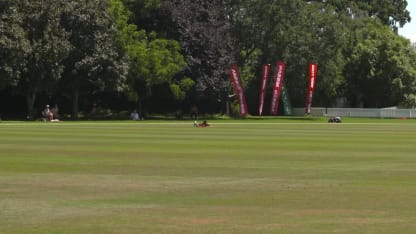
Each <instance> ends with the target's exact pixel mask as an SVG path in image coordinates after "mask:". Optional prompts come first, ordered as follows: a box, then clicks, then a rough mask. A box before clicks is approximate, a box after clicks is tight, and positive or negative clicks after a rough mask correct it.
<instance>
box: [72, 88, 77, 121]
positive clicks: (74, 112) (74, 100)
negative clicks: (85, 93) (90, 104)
mask: <svg viewBox="0 0 416 234" xmlns="http://www.w3.org/2000/svg"><path fill="white" fill-rule="evenodd" d="M72 92H73V93H72V115H71V117H72V119H73V120H76V119H78V112H79V105H78V104H79V90H78V88H74V89H73V90H72Z"/></svg>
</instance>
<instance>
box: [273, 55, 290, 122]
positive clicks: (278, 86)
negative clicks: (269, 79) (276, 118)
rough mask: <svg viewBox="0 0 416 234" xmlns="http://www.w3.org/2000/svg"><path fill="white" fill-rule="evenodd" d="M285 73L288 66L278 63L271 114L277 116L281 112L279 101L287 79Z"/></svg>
mask: <svg viewBox="0 0 416 234" xmlns="http://www.w3.org/2000/svg"><path fill="white" fill-rule="evenodd" d="M285 71H286V64H285V63H284V62H277V63H276V72H275V74H274V81H273V94H272V103H271V105H270V113H271V114H272V115H277V113H278V110H279V101H280V95H281V93H282V88H283V80H284V79H285Z"/></svg>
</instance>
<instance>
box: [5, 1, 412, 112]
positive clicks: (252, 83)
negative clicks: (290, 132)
mask: <svg viewBox="0 0 416 234" xmlns="http://www.w3.org/2000/svg"><path fill="white" fill-rule="evenodd" d="M406 6H407V1H406V0H395V1H391V0H368V1H351V0H326V1H322V0H314V1H306V0H258V1H251V0H215V1H213V0H198V1H188V0H182V1H178V0H80V1H53V0H30V1H29V0H0V90H1V91H0V104H1V106H0V112H6V113H8V114H13V113H14V114H18V115H22V116H23V113H22V112H23V111H21V110H20V111H18V110H16V109H15V108H12V107H11V106H20V109H24V105H25V106H26V108H25V109H26V111H25V112H26V113H24V114H26V115H27V116H28V117H30V118H32V117H35V118H36V117H37V116H38V115H39V111H40V109H41V108H42V107H43V106H44V105H45V104H46V103H50V104H59V105H61V106H62V108H61V110H62V111H63V112H65V113H67V114H71V116H72V117H73V118H77V117H78V115H79V113H80V112H81V114H83V116H88V114H89V112H90V109H91V108H92V107H94V108H95V107H97V105H98V106H99V107H101V108H104V109H109V110H110V109H111V110H113V111H123V110H124V111H127V110H128V111H130V110H132V109H139V111H140V112H141V113H143V114H144V113H165V114H166V113H168V112H174V111H176V112H177V113H183V112H187V111H188V110H189V107H190V106H191V105H193V104H198V105H199V106H200V110H201V111H202V112H209V113H214V112H223V113H224V112H226V113H227V114H229V112H228V111H229V110H230V109H229V108H227V107H229V106H230V105H229V104H230V103H231V104H232V103H234V104H235V102H236V100H234V97H233V95H232V94H233V91H232V88H231V84H230V81H229V78H228V69H229V67H230V66H231V65H232V64H233V63H237V64H238V65H239V67H240V70H241V75H242V78H243V83H244V87H245V89H246V93H247V100H248V104H249V111H251V112H252V114H254V113H255V112H256V108H257V98H258V89H259V83H260V81H259V76H260V68H261V66H262V65H263V64H265V63H271V64H274V63H275V62H276V61H284V62H286V64H287V72H286V81H285V82H286V86H287V90H288V92H289V95H290V97H291V99H292V103H293V105H294V106H299V107H301V106H303V105H304V96H305V91H306V83H307V76H308V75H307V72H308V71H307V65H308V63H311V62H313V63H318V64H319V74H318V85H317V89H316V94H315V97H314V105H315V106H328V107H329V106H336V105H338V106H339V105H341V104H342V105H344V106H349V107H378V108H379V107H387V106H401V107H415V106H416V51H415V47H414V46H412V45H411V44H410V41H409V40H407V39H405V38H403V37H401V36H399V35H397V28H398V27H401V26H403V25H404V24H406V23H407V22H409V21H410V20H411V19H410V16H409V12H408V11H407V10H406ZM272 74H273V73H272ZM270 87H271V84H269V88H270ZM10 100H12V101H10ZM340 103H341V104H340ZM266 105H267V103H266ZM231 110H232V109H231ZM106 113H107V114H108V112H106Z"/></svg>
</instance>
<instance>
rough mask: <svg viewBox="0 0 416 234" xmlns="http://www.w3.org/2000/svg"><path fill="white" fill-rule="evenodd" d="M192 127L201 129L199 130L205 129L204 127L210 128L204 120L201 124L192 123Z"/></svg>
mask: <svg viewBox="0 0 416 234" xmlns="http://www.w3.org/2000/svg"><path fill="white" fill-rule="evenodd" d="M194 126H195V127H201V128H205V127H209V126H211V125H210V124H208V123H207V121H206V120H204V121H203V122H202V123H200V124H198V122H196V121H194Z"/></svg>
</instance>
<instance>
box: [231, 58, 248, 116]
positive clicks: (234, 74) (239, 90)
mask: <svg viewBox="0 0 416 234" xmlns="http://www.w3.org/2000/svg"><path fill="white" fill-rule="evenodd" d="M230 78H231V81H232V83H233V88H234V92H235V94H236V95H237V97H238V102H239V103H240V115H241V116H246V115H247V114H248V112H247V103H246V97H245V96H244V89H243V84H242V83H241V78H240V73H239V72H238V67H237V65H236V64H234V65H232V67H231V69H230Z"/></svg>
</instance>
